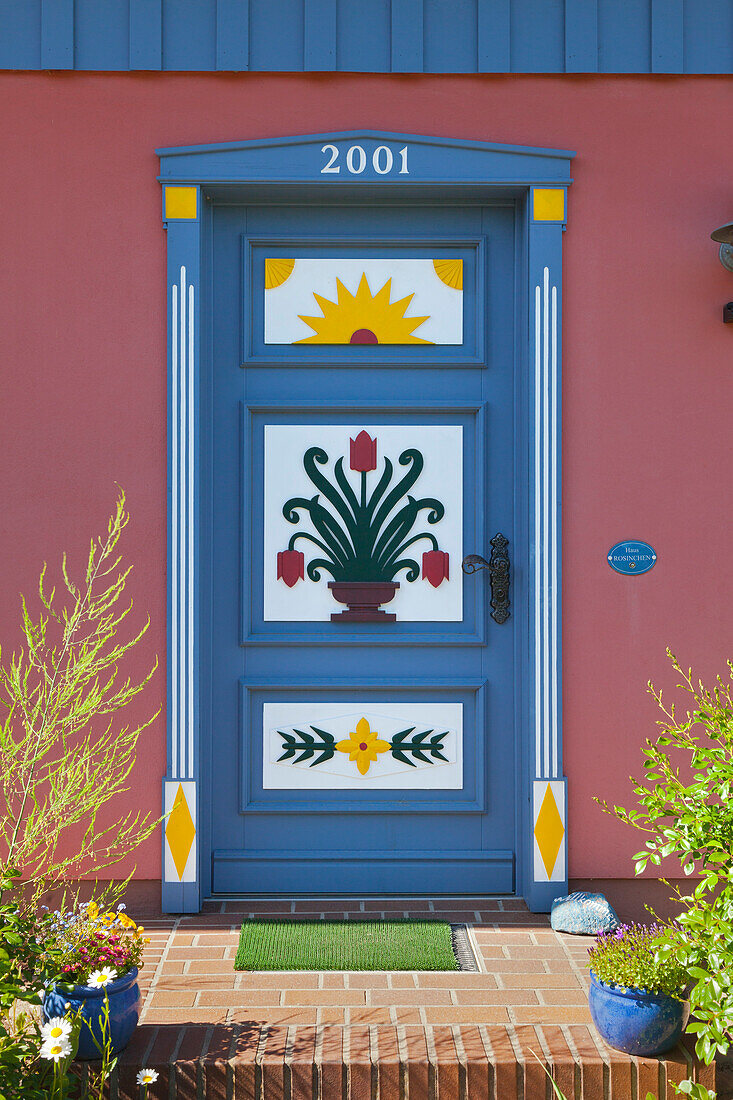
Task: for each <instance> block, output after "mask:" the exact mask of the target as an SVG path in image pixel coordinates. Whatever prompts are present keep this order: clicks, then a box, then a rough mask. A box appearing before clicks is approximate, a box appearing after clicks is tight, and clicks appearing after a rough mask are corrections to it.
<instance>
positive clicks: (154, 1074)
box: [135, 1069, 158, 1085]
mask: <svg viewBox="0 0 733 1100" xmlns="http://www.w3.org/2000/svg"><path fill="white" fill-rule="evenodd" d="M135 1080H136V1081H137V1083H138V1085H152V1084H154V1083H155V1082H156V1081H157V1080H158V1071H157V1070H154V1069H141V1070H140V1072H139V1073H138V1075H137V1077H136V1078H135Z"/></svg>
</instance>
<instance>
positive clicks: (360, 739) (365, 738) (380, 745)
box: [336, 718, 389, 775]
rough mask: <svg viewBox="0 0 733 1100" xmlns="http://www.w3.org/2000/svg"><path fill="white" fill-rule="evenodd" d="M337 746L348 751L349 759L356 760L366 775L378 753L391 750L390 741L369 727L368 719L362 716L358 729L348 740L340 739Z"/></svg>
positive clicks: (340, 749)
mask: <svg viewBox="0 0 733 1100" xmlns="http://www.w3.org/2000/svg"><path fill="white" fill-rule="evenodd" d="M336 748H337V749H338V751H339V752H347V753H348V754H349V760H356V766H357V768H358V769H359V771H360V772H361V774H362V775H366V773H367V772H368V771H369V767H370V765H371V764H373V763H374V761H375V760H376V759H377V756H378V754H379V753H380V752H387V751H388V750H389V741H382V740H380V737H379V734H378V733H377V731H376V730H372V729H369V722H368V721H367V719H366V718H360V719H359V721H358V722H357V723H356V729H355V730H352V732H351V733H350V734H349V736H348V738H347V739H346V740H344V741H338V742H337V743H336Z"/></svg>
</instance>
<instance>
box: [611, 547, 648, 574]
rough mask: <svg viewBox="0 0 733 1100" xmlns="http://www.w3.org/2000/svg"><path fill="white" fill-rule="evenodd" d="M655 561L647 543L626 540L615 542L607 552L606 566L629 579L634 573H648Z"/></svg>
mask: <svg viewBox="0 0 733 1100" xmlns="http://www.w3.org/2000/svg"><path fill="white" fill-rule="evenodd" d="M656 560H657V555H656V553H655V551H654V549H653V548H652V547H651V546H650V545H649V543H648V542H639V540H638V539H626V540H625V541H624V542H617V543H616V545H615V546H612V547H611V549H610V550H609V551H608V564H609V565H610V566H611V568H612V569H615V570H616V572H617V573H625V574H626V575H627V576H629V577H631V576H633V575H634V574H635V573H636V574H638V573H648V572H649V570H650V569H651V568H652V567H653V565H654V564H655V562H656Z"/></svg>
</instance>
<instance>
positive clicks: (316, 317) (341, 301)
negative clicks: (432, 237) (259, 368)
mask: <svg viewBox="0 0 733 1100" xmlns="http://www.w3.org/2000/svg"><path fill="white" fill-rule="evenodd" d="M314 305H315V306H316V307H317V309H319V310H320V314H319V313H317V312H314ZM462 342H463V261H462V260H460V259H453V258H439V259H403V258H385V259H352V258H346V259H333V258H328V257H324V258H316V257H309V258H304V259H298V260H294V259H290V258H286V257H276V258H268V259H266V260H265V343H266V344H330V345H339V344H350V345H355V344H372V345H374V344H393V345H395V344H397V345H407V344H423V345H424V344H461V343H462Z"/></svg>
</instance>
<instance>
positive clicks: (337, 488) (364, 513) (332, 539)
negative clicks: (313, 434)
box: [282, 447, 445, 581]
mask: <svg viewBox="0 0 733 1100" xmlns="http://www.w3.org/2000/svg"><path fill="white" fill-rule="evenodd" d="M328 461H329V458H328V455H327V453H326V452H325V451H324V450H323V448H322V447H309V448H308V450H307V451H306V453H305V455H304V457H303V468H304V470H305V472H306V474H307V475H308V477H309V479H310V480H311V482H312V483H313V485H314V486H315V488H316V489H317V490H318V492H317V493H316V495H315V496H313V497H310V498H308V497H305V496H297V497H291V498H290V500H287V501H286V502H285V504H284V505H283V510H282V511H283V515H284V517H285V519H286V520H287V521H288V523H292V524H297V523H300V522H301V519H302V514H303V513H306V514H307V515H308V517H309V518H310V521H311V524H312V526H313V531H296V532H295V534H294V535H292V536H291V538H290V541H289V543H288V550H289V551H292V550H294V549H295V546H296V543H297V542H298V541H299V540H300V539H305V540H307V541H308V542H310V543H312V544H313V545H314V546H316V547H317V548H318V550H319V551H320V552H321V554H322V556H319V557H316V558H312V559H311V560H310V562H309V563H308V566H307V573H308V576H309V577H310V579H311V580H312V581H319V580H320V579H321V570H325V571H326V572H327V573H330V575H331V576H332V577H333V579H334V580H335V581H393V580H394V578H395V577H396V576H397V574H398V573H401V572H402V571H403V570H404V571H405V579H406V580H408V581H415V580H417V578H418V577H419V575H420V566H419V565H418V562H417V561H416V560H415V559H414V558H412V557H409V556H408V557H404V556H403V555H404V554H405V551H406V550H407V549H408V548H409V547H411V546H413V545H414V544H415V543H417V542H421V541H423V542H425V543H427V544H428V545H429V546H430V547H431V548H432V549H433V550H438V542H437V539H436V538H435V536H434V535H432V534H431V533H429V532H427V531H420V532H419V533H416V534H413V533H412V532H413V529H414V527H415V525H416V524H417V521H418V517H419V515H420V513H421V512H427V516H426V517H425V520H426V521H427V523H428V524H431V525H432V524H436V523H439V522H440V520H442V518H443V516H444V515H445V507H444V506H443V504H442V503H441V502H440V501H439V500H436V499H435V498H434V497H420V498H416V497H414V496H411V495H410V489H412V487H413V485H414V484H415V482H416V481H417V479H418V478H419V477H420V474H421V473H422V470H423V466H424V459H423V456H422V453H421V452H420V451H418V450H417V449H416V448H414V447H408V448H407V449H406V450H404V451H403V452H402V453H401V455H400V457H399V463H400V465H401V466H404V467H407V470H406V472H405V473H404V474H403V475H402V477H400V478H398V480H397V481H396V483H395V484H394V485H392V481H393V476H394V473H395V468H394V466H393V464H392V462H391V461H390V459H389V458H385V459H384V469H383V471H382V473H381V475H380V478H379V480H378V482H377V484H376V485H375V486H374V488H373V490H372V492H371V494H368V492H367V473H366V472H365V471H362V472H361V473H360V474H359V477H360V479H361V480H360V492H359V494H358V495H357V493H356V492H355V491H354V489H353V487H352V486H351V484H350V482H349V480H348V478H347V476H346V474H345V472H344V459H343V457H341V458H339V459H337V460H336V462H335V463H334V466H333V473H332V479H329V477H327V476H326V473H325V472H324V470H322V469H320V467H324V466H327V464H328ZM390 486H391V487H390ZM405 498H406V503H403V504H402V505H401V507H400V506H399V505H400V502H401V501H404V500H405Z"/></svg>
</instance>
